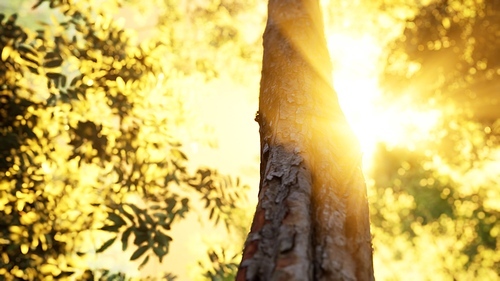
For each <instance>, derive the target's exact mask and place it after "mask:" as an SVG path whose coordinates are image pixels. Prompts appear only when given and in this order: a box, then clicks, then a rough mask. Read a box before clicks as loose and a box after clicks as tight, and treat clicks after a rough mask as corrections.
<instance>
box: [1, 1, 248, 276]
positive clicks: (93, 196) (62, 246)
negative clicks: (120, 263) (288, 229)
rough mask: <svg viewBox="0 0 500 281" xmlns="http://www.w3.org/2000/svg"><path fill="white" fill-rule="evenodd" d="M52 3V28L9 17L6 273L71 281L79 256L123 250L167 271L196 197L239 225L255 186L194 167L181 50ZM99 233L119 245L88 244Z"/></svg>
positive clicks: (214, 215)
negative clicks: (181, 85) (185, 142)
mask: <svg viewBox="0 0 500 281" xmlns="http://www.w3.org/2000/svg"><path fill="white" fill-rule="evenodd" d="M45 3H47V4H48V6H49V8H50V9H51V10H50V11H51V13H53V15H54V19H53V21H52V23H51V24H45V25H44V26H43V29H40V30H36V31H33V30H30V29H27V28H23V27H21V26H19V25H17V24H16V15H12V16H10V17H8V18H5V16H4V15H0V54H1V59H2V63H1V64H0V85H1V86H0V87H1V89H0V105H1V106H0V116H1V118H0V138H1V141H0V225H1V227H0V229H1V230H0V252H1V259H0V274H1V275H3V276H5V277H6V279H8V280H11V279H15V278H22V279H29V280H34V279H43V278H45V277H47V278H48V277H49V276H51V277H55V278H62V277H65V276H69V275H72V274H73V273H74V272H76V271H79V269H78V267H79V266H78V263H77V262H76V260H77V259H78V258H76V257H75V256H74V255H73V253H77V254H78V256H83V257H85V255H86V254H92V253H94V252H95V253H100V252H104V251H105V250H106V249H108V248H109V247H110V246H111V245H112V244H113V243H114V242H116V241H119V242H121V244H122V249H123V250H124V251H125V250H127V249H130V248H131V245H132V247H133V248H132V249H133V253H132V254H131V256H130V259H131V260H139V259H140V260H141V261H142V262H141V266H143V265H144V264H146V263H147V262H148V261H149V259H150V257H156V258H158V259H159V261H160V262H161V261H162V260H163V258H164V257H165V255H167V254H168V253H169V245H170V243H171V242H172V240H173V238H172V237H171V236H170V234H169V233H170V230H171V228H172V225H173V223H174V222H175V221H178V220H181V219H182V218H184V216H185V214H186V212H188V211H189V210H190V201H189V198H190V197H191V196H192V194H201V196H202V198H203V200H204V202H205V205H206V207H207V209H208V210H209V211H210V214H211V215H210V219H213V220H214V223H216V224H217V223H218V222H219V221H220V220H221V219H222V221H224V222H225V224H226V226H227V227H228V228H229V226H230V218H231V211H232V210H233V209H234V208H236V207H237V206H238V204H239V202H241V199H240V197H241V196H242V195H240V194H242V193H243V192H244V188H245V187H244V186H242V185H240V183H239V181H237V182H236V183H235V182H234V181H233V180H231V179H230V178H229V177H226V176H221V175H219V174H218V173H217V171H214V170H213V169H209V168H200V169H198V170H197V171H195V172H191V171H189V170H188V168H187V163H188V158H187V156H186V155H185V153H184V152H183V147H182V145H181V140H180V139H178V138H176V137H175V129H176V128H177V126H178V125H179V122H178V120H177V118H178V116H179V114H181V113H182V112H181V108H179V104H180V103H181V98H180V97H179V96H178V95H176V94H175V89H174V88H173V87H172V84H171V81H172V80H174V79H176V75H178V73H180V72H177V71H176V66H175V63H174V62H173V59H169V58H171V56H170V55H169V54H171V52H172V51H173V48H174V47H175V46H173V45H169V44H166V43H165V42H161V41H159V40H155V39H153V40H150V41H147V42H143V43H142V44H141V45H139V46H137V45H135V44H133V43H132V41H131V37H130V35H128V33H127V32H126V30H124V29H123V28H121V27H120V26H118V25H117V24H116V23H115V22H114V20H113V19H112V18H111V17H110V16H108V15H105V14H96V12H94V10H93V9H92V8H91V7H90V6H86V2H79V3H78V4H71V3H70V1H54V0H40V1H38V2H37V3H36V4H35V5H34V7H35V8H36V7H38V8H42V7H44V6H45ZM45 7H46V6H45ZM165 24H166V23H165ZM169 75H170V76H169ZM99 231H104V232H108V233H111V234H113V236H112V237H111V238H110V239H109V240H108V241H106V242H104V243H103V244H102V245H100V247H99V248H97V249H89V248H88V247H86V245H85V244H84V243H83V241H84V237H85V236H86V235H97V234H96V233H98V232H99ZM89 232H90V234H89ZM96 246H97V245H96ZM87 273H88V272H87ZM87 273H85V274H87ZM85 274H84V275H85ZM103 274H104V275H103V276H106V275H107V273H106V272H104V273H103ZM110 276H111V277H109V276H108V277H109V278H111V279H113V278H115V277H116V278H118V277H117V276H115V277H113V276H112V275H110ZM82 278H84V277H82ZM109 278H108V279H109Z"/></svg>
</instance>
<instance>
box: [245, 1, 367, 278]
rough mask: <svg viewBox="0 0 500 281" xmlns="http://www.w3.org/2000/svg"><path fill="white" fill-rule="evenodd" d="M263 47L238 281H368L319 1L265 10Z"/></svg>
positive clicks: (353, 163)
mask: <svg viewBox="0 0 500 281" xmlns="http://www.w3.org/2000/svg"><path fill="white" fill-rule="evenodd" d="M263 44H264V57H263V62H262V78H261V89H260V99H259V112H258V115H257V117H256V121H257V122H258V123H259V125H260V139H261V166H260V170H261V180H260V186H259V203H258V206H257V210H256V212H255V216H254V220H253V223H252V227H251V231H250V233H249V235H248V238H247V241H246V244H245V249H244V252H243V258H242V262H241V264H240V267H239V272H238V275H237V280H373V279H374V277H373V265H372V247H371V236H370V226H369V217H368V216H369V214H368V203H367V198H366V189H365V183H364V179H363V175H362V172H361V169H360V159H361V154H360V152H359V147H358V145H357V144H356V141H355V137H354V135H353V133H352V131H351V130H350V128H349V126H348V125H347V123H346V120H345V118H344V116H343V113H342V111H341V109H340V107H339V104H338V101H337V99H336V96H335V93H334V90H333V88H332V82H331V77H330V76H331V64H330V59H329V54H328V51H327V48H326V42H325V39H324V34H323V23H322V17H321V12H320V8H319V4H318V1H314V0H311V1H309V0H293V1H286V2H283V1H277V0H270V1H269V4H268V21H267V26H266V29H265V32H264V43H263Z"/></svg>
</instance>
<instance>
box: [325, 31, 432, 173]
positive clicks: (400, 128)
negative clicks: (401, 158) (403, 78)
mask: <svg viewBox="0 0 500 281" xmlns="http://www.w3.org/2000/svg"><path fill="white" fill-rule="evenodd" d="M328 43H329V48H330V53H331V54H332V60H333V65H334V72H333V85H334V88H335V90H336V92H337V95H338V98H339V102H340V105H341V107H342V110H343V111H344V114H345V115H346V117H347V120H348V122H349V124H350V125H351V126H352V129H353V130H354V132H355V134H356V136H357V137H358V139H359V142H360V145H361V149H362V152H363V156H364V161H363V162H364V168H365V169H370V168H371V162H372V161H373V154H374V153H375V149H376V146H377V144H378V143H385V144H386V145H388V146H394V145H397V144H405V145H406V146H407V147H408V148H410V149H414V148H415V146H416V144H417V143H418V141H420V140H422V139H423V138H425V135H426V134H427V133H428V132H429V130H431V129H432V128H433V127H434V126H435V125H436V123H437V121H438V120H439V117H440V114H439V112H438V111H436V110H434V111H426V112H422V111H417V110H415V109H412V108H411V104H408V103H405V102H404V101H401V100H399V101H397V102H394V101H389V100H384V99H383V96H382V93H381V89H380V88H379V85H378V76H379V74H380V71H381V70H382V65H381V63H380V62H379V58H380V55H381V54H382V50H383V46H382V44H381V43H379V42H378V41H377V39H376V38H374V37H371V36H369V35H364V36H362V37H354V36H352V35H350V34H342V33H337V34H332V35H331V36H330V37H329V38H328Z"/></svg>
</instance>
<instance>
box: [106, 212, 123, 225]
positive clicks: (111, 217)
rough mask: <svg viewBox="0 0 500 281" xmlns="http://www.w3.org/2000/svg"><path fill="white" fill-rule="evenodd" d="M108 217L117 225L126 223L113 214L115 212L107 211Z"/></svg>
mask: <svg viewBox="0 0 500 281" xmlns="http://www.w3.org/2000/svg"><path fill="white" fill-rule="evenodd" d="M108 219H109V220H110V221H112V222H114V224H115V225H118V226H123V225H125V224H126V222H125V221H124V220H123V219H122V217H121V216H119V215H117V214H115V213H112V212H108Z"/></svg>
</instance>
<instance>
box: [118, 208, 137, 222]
mask: <svg viewBox="0 0 500 281" xmlns="http://www.w3.org/2000/svg"><path fill="white" fill-rule="evenodd" d="M124 207H130V206H128V205H121V206H120V207H119V208H118V210H119V211H120V212H121V213H122V214H124V215H125V216H126V217H127V218H128V219H129V220H130V221H131V222H132V223H133V222H134V216H133V215H132V214H131V213H129V212H127V210H125V208H124Z"/></svg>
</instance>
